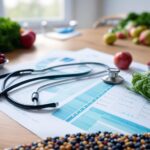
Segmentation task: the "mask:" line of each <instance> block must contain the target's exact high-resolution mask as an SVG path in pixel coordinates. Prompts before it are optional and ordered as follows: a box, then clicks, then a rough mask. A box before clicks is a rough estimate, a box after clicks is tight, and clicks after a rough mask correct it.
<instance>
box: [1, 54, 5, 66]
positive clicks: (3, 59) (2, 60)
mask: <svg viewBox="0 0 150 150" xmlns="http://www.w3.org/2000/svg"><path fill="white" fill-rule="evenodd" d="M5 61H6V56H5V55H4V54H2V53H0V64H3V63H4V62H5Z"/></svg>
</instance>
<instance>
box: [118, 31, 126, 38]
mask: <svg viewBox="0 0 150 150" xmlns="http://www.w3.org/2000/svg"><path fill="white" fill-rule="evenodd" d="M116 36H117V38H118V39H126V38H127V35H126V34H125V33H123V32H117V33H116Z"/></svg>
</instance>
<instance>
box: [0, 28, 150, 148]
mask: <svg viewBox="0 0 150 150" xmlns="http://www.w3.org/2000/svg"><path fill="white" fill-rule="evenodd" d="M107 29H108V28H106V27H101V28H99V29H85V30H81V33H82V35H81V36H78V37H75V38H72V39H69V40H67V41H58V40H53V39H48V38H46V37H44V36H43V35H39V36H37V40H36V43H35V48H34V49H33V50H16V51H14V52H11V53H8V54H6V55H7V57H8V58H9V59H10V63H9V64H8V65H7V66H6V68H8V69H11V66H12V65H15V64H18V63H24V62H27V61H28V62H30V61H31V60H33V59H34V60H36V59H38V58H40V57H41V56H44V55H46V53H49V52H51V51H54V50H56V49H62V50H63V49H64V50H79V49H82V48H87V47H89V48H93V49H96V50H98V51H102V52H106V53H109V54H115V53H116V52H118V51H129V52H130V53H131V54H132V55H133V58H134V60H135V61H137V62H140V63H144V64H145V63H147V62H148V61H150V47H146V46H140V45H134V44H133V43H132V42H131V41H129V40H118V41H117V42H116V43H115V45H113V46H107V45H105V44H104V43H103V41H102V36H103V34H104V33H105V32H106V31H107ZM37 140H39V137H37V136H36V135H34V134H33V133H31V132H30V131H28V130H27V129H25V128H24V127H22V126H21V125H19V124H18V123H17V122H15V121H14V120H12V119H11V118H9V117H8V116H7V115H5V114H4V113H2V112H0V149H3V148H6V147H12V146H15V145H18V144H27V143H31V142H32V141H37Z"/></svg>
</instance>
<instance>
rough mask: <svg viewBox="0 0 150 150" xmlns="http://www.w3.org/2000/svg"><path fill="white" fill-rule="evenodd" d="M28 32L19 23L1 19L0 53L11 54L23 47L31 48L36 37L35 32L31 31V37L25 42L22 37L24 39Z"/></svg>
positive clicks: (27, 37)
mask: <svg viewBox="0 0 150 150" xmlns="http://www.w3.org/2000/svg"><path fill="white" fill-rule="evenodd" d="M26 32H27V31H24V29H22V28H21V26H20V25H19V23H17V22H15V21H12V20H10V19H8V18H0V52H1V53H2V52H9V51H12V50H14V49H18V48H22V47H25V48H30V47H31V46H32V45H33V43H34V41H35V36H36V35H35V33H34V32H33V31H30V36H26V37H25V39H26V40H25V39H23V38H22V36H23V37H24V36H25V35H26V34H27V33H26ZM31 34H32V35H31ZM31 36H32V38H31ZM33 37H34V38H33ZM25 41H26V42H25Z"/></svg>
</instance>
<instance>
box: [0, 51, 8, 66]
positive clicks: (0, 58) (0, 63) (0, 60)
mask: <svg viewBox="0 0 150 150" xmlns="http://www.w3.org/2000/svg"><path fill="white" fill-rule="evenodd" d="M8 62H9V60H8V59H7V58H6V56H5V54H3V53H0V68H2V67H4V65H5V64H7V63H8Z"/></svg>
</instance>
